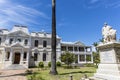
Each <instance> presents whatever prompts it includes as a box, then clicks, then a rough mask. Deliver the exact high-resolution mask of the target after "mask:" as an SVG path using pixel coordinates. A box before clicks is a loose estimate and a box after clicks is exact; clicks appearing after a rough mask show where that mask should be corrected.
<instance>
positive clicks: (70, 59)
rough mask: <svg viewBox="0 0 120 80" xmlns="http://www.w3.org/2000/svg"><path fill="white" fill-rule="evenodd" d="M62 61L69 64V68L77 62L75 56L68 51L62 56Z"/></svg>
mask: <svg viewBox="0 0 120 80" xmlns="http://www.w3.org/2000/svg"><path fill="white" fill-rule="evenodd" d="M60 59H61V61H62V62H64V63H65V64H67V66H68V67H70V66H71V64H72V63H73V62H74V61H75V54H73V53H70V52H68V51H66V52H65V53H63V54H61V58H60Z"/></svg>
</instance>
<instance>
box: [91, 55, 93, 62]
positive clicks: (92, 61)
mask: <svg viewBox="0 0 120 80" xmlns="http://www.w3.org/2000/svg"><path fill="white" fill-rule="evenodd" d="M91 62H92V63H93V55H92V54H91Z"/></svg>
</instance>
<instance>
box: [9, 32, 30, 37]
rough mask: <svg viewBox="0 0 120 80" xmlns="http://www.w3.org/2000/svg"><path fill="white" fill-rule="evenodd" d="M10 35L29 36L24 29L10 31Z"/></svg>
mask: <svg viewBox="0 0 120 80" xmlns="http://www.w3.org/2000/svg"><path fill="white" fill-rule="evenodd" d="M8 35H11V36H29V34H27V33H25V32H23V31H15V32H10V33H9V34H8Z"/></svg>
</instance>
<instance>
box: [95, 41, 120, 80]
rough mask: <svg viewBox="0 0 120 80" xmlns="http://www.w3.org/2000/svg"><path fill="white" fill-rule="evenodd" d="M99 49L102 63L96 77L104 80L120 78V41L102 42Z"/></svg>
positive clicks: (119, 79)
mask: <svg viewBox="0 0 120 80" xmlns="http://www.w3.org/2000/svg"><path fill="white" fill-rule="evenodd" d="M98 50H99V52H100V64H99V66H98V69H97V72H96V73H95V74H94V77H95V78H99V79H103V80H120V43H118V42H109V43H105V44H100V45H99V46H98Z"/></svg>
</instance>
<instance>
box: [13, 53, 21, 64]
mask: <svg viewBox="0 0 120 80" xmlns="http://www.w3.org/2000/svg"><path fill="white" fill-rule="evenodd" d="M19 63H20V53H15V58H14V64H19Z"/></svg>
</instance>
